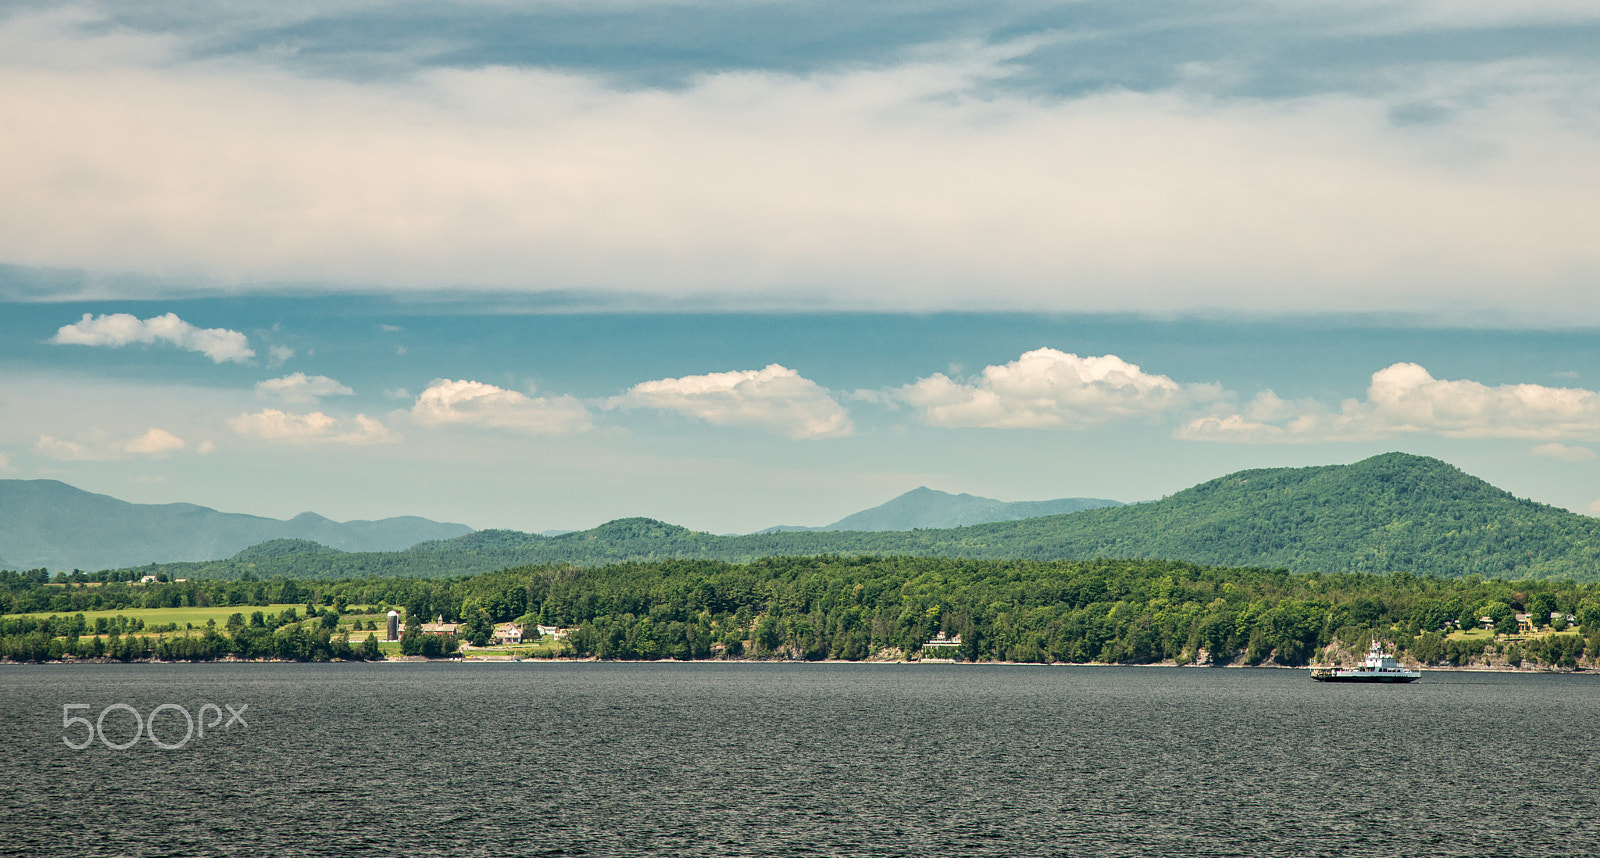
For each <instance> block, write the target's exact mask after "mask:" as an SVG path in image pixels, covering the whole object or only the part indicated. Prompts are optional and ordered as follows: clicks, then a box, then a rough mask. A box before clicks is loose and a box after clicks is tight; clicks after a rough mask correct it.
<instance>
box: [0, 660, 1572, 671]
mask: <svg viewBox="0 0 1600 858" xmlns="http://www.w3.org/2000/svg"><path fill="white" fill-rule="evenodd" d="M602 663H603V664H789V665H813V664H870V665H891V666H892V665H930V666H933V665H937V666H941V667H945V666H962V667H1133V668H1141V669H1147V668H1173V669H1186V670H1311V669H1312V668H1313V667H1315V665H1287V664H1239V663H1234V664H1223V665H1212V664H1195V663H1189V664H1178V663H1177V662H1174V661H1161V662H1152V663H1148V664H1124V663H1121V662H1100V661H1088V662H1062V661H1058V662H1049V663H1041V662H1030V661H957V660H955V659H943V658H941V659H879V658H874V659H861V660H859V661H852V660H849V659H837V658H825V659H817V660H816V661H806V660H803V659H788V658H707V659H697V660H691V661H685V660H681V659H675V658H659V659H601V658H598V657H595V656H588V657H585V658H515V657H510V656H482V657H478V658H464V657H457V658H428V657H426V656H420V655H409V656H394V657H390V658H382V659H375V660H372V661H364V660H354V661H351V660H343V659H335V660H329V661H296V660H293V659H276V658H236V657H224V658H214V659H204V660H201V659H194V660H176V661H160V660H157V659H149V658H146V659H131V660H128V661H123V660H121V659H115V658H73V659H58V660H54V661H10V660H8V659H6V660H0V664H3V665H8V666H16V667H26V666H38V665H46V664H62V665H77V664H127V665H134V664H602ZM1417 669H1418V670H1421V671H1422V672H1423V674H1424V676H1426V674H1429V673H1529V674H1549V675H1558V676H1560V675H1585V674H1600V670H1597V669H1595V668H1587V667H1576V668H1560V667H1511V666H1509V665H1505V666H1502V665H1455V666H1439V667H1419V668H1417Z"/></svg>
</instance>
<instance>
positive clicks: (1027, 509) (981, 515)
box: [760, 486, 1122, 533]
mask: <svg viewBox="0 0 1600 858" xmlns="http://www.w3.org/2000/svg"><path fill="white" fill-rule="evenodd" d="M1107 506H1122V502H1121V501H1114V500H1104V499H1101V498H1058V499H1056V500H1045V501H999V500H994V499H993V498H985V497H978V496H977V495H969V494H966V493H962V494H959V495H953V494H950V493H949V492H941V491H938V490H937V489H930V488H928V487H927V486H919V487H918V488H915V489H912V490H911V491H909V492H906V493H905V494H903V495H901V496H899V497H897V498H895V499H894V500H891V501H889V502H888V503H884V504H880V505H878V506H875V507H873V508H872V509H865V510H862V511H861V512H858V513H855V514H853V515H847V516H845V517H844V518H841V519H839V520H838V521H836V522H834V523H833V524H826V525H823V526H822V527H795V526H792V525H784V526H779V527H769V528H767V529H766V530H763V531H760V532H761V533H802V532H806V531H818V530H860V531H867V532H878V531H885V530H917V529H919V528H942V527H966V526H967V525H972V524H987V523H989V522H991V521H1016V520H1018V519H1023V518H1038V517H1039V516H1041V515H1064V514H1066V513H1069V512H1082V511H1083V510H1086V509H1099V508H1100V507H1107Z"/></svg>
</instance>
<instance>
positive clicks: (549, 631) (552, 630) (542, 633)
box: [534, 626, 572, 640]
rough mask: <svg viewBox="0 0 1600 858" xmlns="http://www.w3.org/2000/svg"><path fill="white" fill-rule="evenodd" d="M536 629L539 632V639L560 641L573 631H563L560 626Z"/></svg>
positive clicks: (537, 627)
mask: <svg viewBox="0 0 1600 858" xmlns="http://www.w3.org/2000/svg"><path fill="white" fill-rule="evenodd" d="M534 628H536V629H538V630H539V637H542V638H556V639H558V640H559V639H560V638H564V637H566V636H567V633H568V632H570V631H572V630H571V629H563V628H561V627H560V626H534Z"/></svg>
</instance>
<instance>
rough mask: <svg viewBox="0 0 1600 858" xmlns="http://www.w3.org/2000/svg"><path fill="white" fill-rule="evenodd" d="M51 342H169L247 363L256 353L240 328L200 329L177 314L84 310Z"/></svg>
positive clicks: (214, 357)
mask: <svg viewBox="0 0 1600 858" xmlns="http://www.w3.org/2000/svg"><path fill="white" fill-rule="evenodd" d="M50 342H52V343H56V344H59V345H76V346H111V347H117V346H126V345H133V344H135V343H139V344H143V345H150V344H153V343H166V344H169V345H174V346H177V347H178V348H181V349H186V350H188V351H191V352H199V353H201V354H203V355H205V356H206V357H208V358H211V359H212V360H213V361H215V362H217V363H222V362H224V361H233V362H235V363H244V362H245V361H247V360H249V359H250V358H252V357H255V352H254V351H253V350H251V348H250V340H249V338H247V337H246V336H245V335H244V334H241V333H239V332H238V331H230V330H228V329H227V328H197V327H195V326H194V325H191V324H189V323H188V322H185V321H184V320H182V319H180V318H178V316H177V314H176V313H167V314H165V315H162V316H153V317H151V318H148V319H142V320H141V319H139V318H138V317H136V316H133V315H131V314H129V313H112V314H110V315H105V316H94V315H91V314H89V313H84V314H83V318H82V319H81V320H79V321H77V322H74V323H73V324H70V325H63V326H62V327H61V329H60V330H59V331H56V335H55V336H53V337H51V338H50Z"/></svg>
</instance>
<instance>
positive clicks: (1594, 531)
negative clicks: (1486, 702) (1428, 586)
mask: <svg viewBox="0 0 1600 858" xmlns="http://www.w3.org/2000/svg"><path fill="white" fill-rule="evenodd" d="M268 554H270V552H269V553H268ZM822 554H833V555H866V554H876V555H937V556H946V557H969V558H986V559H1035V560H1072V559H1089V558H1096V557H1107V558H1130V559H1132V558H1161V559H1167V560H1180V561H1187V562H1192V563H1203V564H1210V565H1218V566H1255V567H1264V568H1269V569H1288V570H1290V571H1294V572H1307V573H1309V572H1325V573H1342V572H1364V573H1373V574H1389V573H1393V572H1410V573H1414V574H1427V575H1439V576H1444V577H1462V576H1466V575H1474V574H1475V575H1481V576H1483V577H1485V578H1503V579H1513V580H1514V579H1524V578H1570V579H1573V580H1576V581H1594V580H1600V519H1595V518H1591V517H1589V516H1584V515H1577V514H1575V513H1572V512H1568V511H1566V510H1562V509H1557V508H1555V507H1552V506H1548V505H1545V504H1541V503H1535V502H1533V501H1529V500H1523V499H1519V498H1516V497H1513V496H1512V495H1511V494H1510V493H1509V492H1505V491H1503V490H1501V489H1498V488H1495V487H1494V486H1492V485H1490V484H1488V483H1486V482H1484V481H1483V480H1480V479H1478V478H1476V477H1473V476H1470V475H1468V474H1465V473H1463V472H1461V471H1460V470H1458V469H1457V468H1455V467H1453V466H1451V465H1449V464H1446V463H1445V462H1441V461H1439V460H1438V459H1431V458H1427V457H1423V456H1413V455H1408V454H1404V453H1388V454H1385V455H1381V456H1375V457H1373V458H1370V459H1366V460H1364V461H1361V462H1357V463H1355V464H1352V465H1326V466H1320V467H1311V468H1274V469H1262V470H1250V471H1240V472H1238V473H1234V474H1229V475H1227V476H1225V477H1219V478H1217V479H1215V480H1211V481H1208V482H1205V483H1201V484H1200V485H1197V486H1194V487H1193V488H1189V489H1185V490H1183V491H1181V492H1178V493H1177V494H1174V495H1171V496H1170V497H1166V498H1163V499H1161V500H1158V501H1151V502H1149V503H1140V504H1130V505H1126V506H1114V507H1102V508H1098V509H1087V510H1083V511H1081V512H1074V513H1068V514H1064V515H1049V516H1043V517H1039V518H1028V519H1021V520H1015V521H1000V522H990V523H986V524H978V525H972V526H968V527H955V528H940V529H925V530H914V531H878V532H866V531H831V530H830V531H799V532H767V533H757V534H750V535H747V536H715V535H713V534H709V533H699V532H696V531H691V530H689V529H687V528H684V527H679V526H677V525H673V524H667V523H664V522H660V521H655V520H652V519H645V518H632V519H619V520H617V521H612V522H607V523H606V524H603V525H600V526H599V527H596V528H594V529H592V530H585V531H579V532H576V533H568V534H563V535H560V536H554V537H546V536H537V535H534V534H528V533H519V532H517V531H510V530H483V531H477V532H475V533H470V534H467V535H465V536H459V537H455V538H452V539H445V540H437V541H430V542H424V543H419V544H417V545H414V546H412V547H411V548H409V549H407V550H405V551H402V552H389V553H363V554H340V553H332V552H323V553H317V552H309V551H290V552H288V553H280V554H276V555H274V556H260V557H255V558H240V559H236V560H225V561H217V562H212V563H188V564H174V565H173V566H172V567H170V568H171V571H172V573H173V574H175V575H179V576H181V577H217V578H237V577H242V576H244V575H247V574H248V575H252V576H256V577H262V578H264V577H270V576H274V575H284V576H288V577H296V578H359V577H375V576H435V575H466V574H475V573H479V572H489V571H493V570H496V569H503V568H507V567H511V566H520V565H530V564H573V565H578V566H586V565H600V564H606V563H621V562H629V561H656V560H666V559H673V558H683V559H694V560H722V561H729V562H749V561H754V560H758V559H760V558H763V557H773V556H782V555H790V556H801V555H822Z"/></svg>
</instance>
